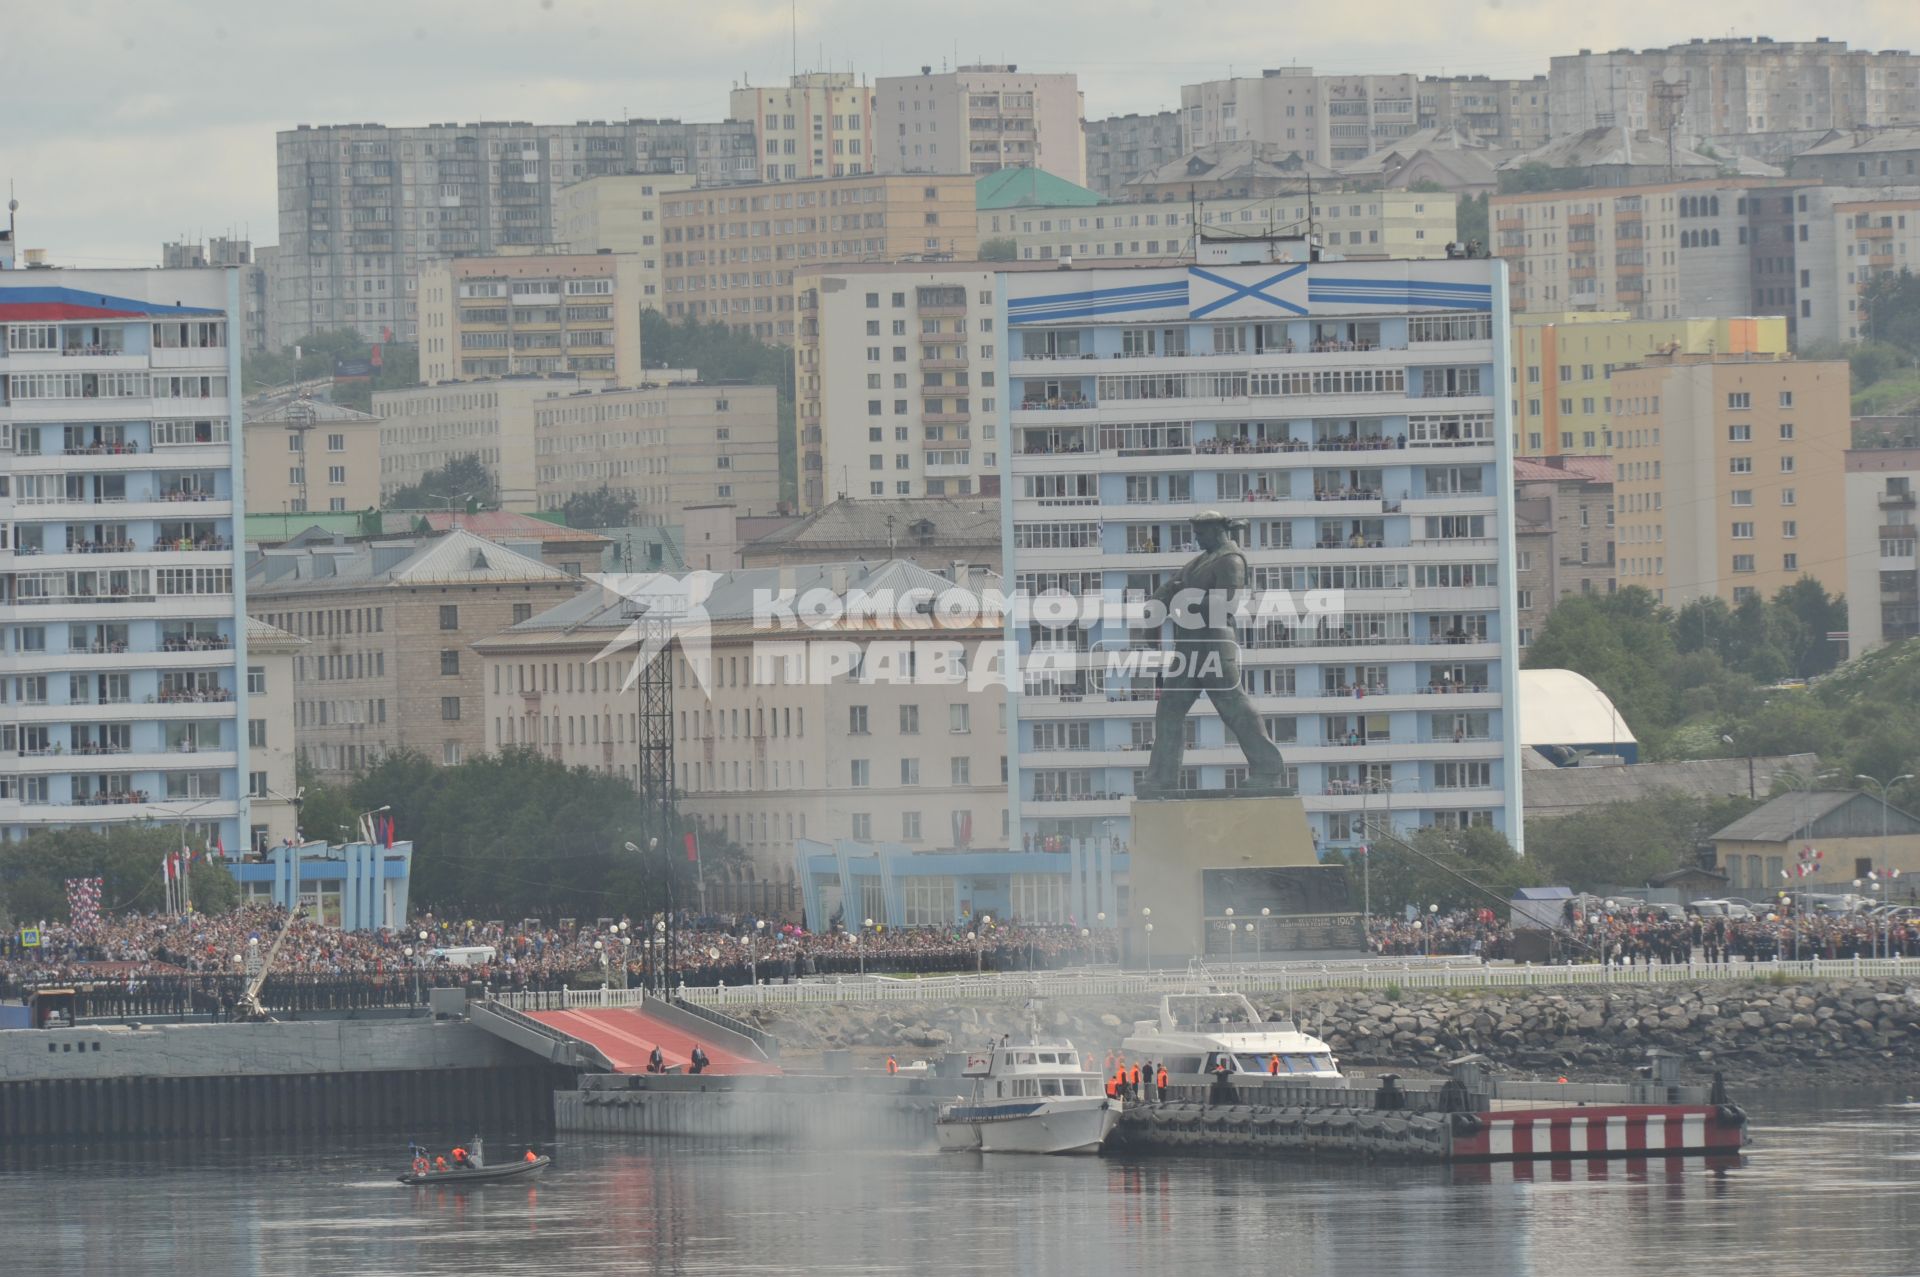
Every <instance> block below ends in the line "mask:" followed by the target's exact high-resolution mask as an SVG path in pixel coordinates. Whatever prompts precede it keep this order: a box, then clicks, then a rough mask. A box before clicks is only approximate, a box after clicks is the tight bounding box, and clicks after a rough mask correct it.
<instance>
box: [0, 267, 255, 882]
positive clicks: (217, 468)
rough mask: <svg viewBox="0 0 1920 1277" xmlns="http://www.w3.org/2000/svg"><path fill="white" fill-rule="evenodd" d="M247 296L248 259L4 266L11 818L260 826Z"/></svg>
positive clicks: (2, 619) (3, 686)
mask: <svg viewBox="0 0 1920 1277" xmlns="http://www.w3.org/2000/svg"><path fill="white" fill-rule="evenodd" d="M238 313H239V274H238V272H237V271H231V270H227V271H216V270H182V271H160V270H106V271H91V270H0V644H3V649H0V657H3V659H0V839H3V840H7V841H12V840H17V839H20V838H23V837H25V836H26V835H28V834H30V833H32V832H34V831H37V830H44V829H48V828H60V827H97V826H103V825H107V824H111V823H114V822H119V821H128V820H153V821H160V822H177V823H178V824H179V825H181V826H182V827H183V831H184V832H185V833H186V834H187V835H188V836H189V837H190V838H192V840H193V842H194V843H195V845H196V846H197V845H199V843H200V840H201V839H205V840H206V841H207V842H208V843H212V842H213V840H214V838H215V837H216V836H217V837H218V838H219V840H220V842H221V845H223V846H224V847H225V848H226V849H227V851H228V852H229V853H232V854H236V855H237V854H238V853H239V852H240V851H241V850H242V849H244V848H245V847H246V846H247V836H246V834H247V798H248V783H249V781H248V778H249V776H250V774H251V773H250V772H249V770H248V740H249V733H250V731H252V732H258V731H260V730H263V728H264V724H259V725H253V724H250V720H249V719H248V716H247V704H248V701H247V693H248V690H249V683H248V676H249V670H248V666H247V656H246V607H245V600H244V598H243V596H242V591H243V590H244V572H243V571H242V570H241V562H240V558H239V554H240V551H239V549H238V548H237V541H238V538H237V537H236V535H235V530H236V529H237V528H239V527H240V526H241V516H242V511H241V494H242V490H243V485H242V484H241V483H240V482H239V475H240V443H241V430H240V394H239V392H240V354H239V348H238V346H237V345H235V344H234V341H233V338H234V335H235V334H236V333H237V332H238V331H239V328H238V324H237V319H236V317H237V315H238ZM262 677H264V675H262ZM260 775H261V776H264V775H265V773H264V772H263V773H260Z"/></svg>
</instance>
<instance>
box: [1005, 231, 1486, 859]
mask: <svg viewBox="0 0 1920 1277" xmlns="http://www.w3.org/2000/svg"><path fill="white" fill-rule="evenodd" d="M1276 249H1280V250H1282V251H1280V252H1276V251H1275V250H1276ZM1259 251H1260V253H1261V255H1262V256H1266V255H1269V254H1271V255H1273V256H1284V254H1285V252H1287V251H1297V252H1298V253H1299V254H1300V256H1301V258H1302V260H1296V261H1284V260H1272V261H1269V260H1263V261H1260V262H1257V263H1249V264H1226V263H1222V264H1199V265H1184V266H1136V267H1095V268H1085V267H1080V268H1074V269H1062V270H1058V271H1048V272H1010V273H1007V274H1003V275H1001V276H1000V277H999V279H1000V285H999V286H1000V288H1001V289H1002V290H1003V292H1004V297H1003V302H1002V306H1001V314H1002V315H1004V316H1005V335H1004V338H1003V342H1002V349H1001V351H1000V352H999V356H998V366H999V374H1000V379H1001V383H1002V385H1003V386H1004V387H1005V389H1004V392H1003V394H1002V408H1001V412H1000V416H999V429H1000V431H1001V433H1002V437H1003V439H1004V441H1005V446H1004V447H1003V448H1002V458H1003V459H1002V468H1003V475H1004V484H1003V490H1004V491H1005V492H1006V494H1007V499H1006V500H1005V502H1004V509H1005V514H1004V518H1005V519H1006V528H1005V537H1006V547H1007V575H1008V576H1009V577H1010V578H1011V580H1012V583H1013V584H1014V586H1015V587H1017V588H1018V589H1021V590H1025V591H1028V592H1034V593H1038V592H1046V591H1059V592H1064V593H1065V594H1067V595H1070V596H1074V597H1079V598H1088V597H1093V596H1100V595H1103V594H1104V595H1105V597H1107V598H1108V599H1109V600H1114V599H1120V598H1123V597H1127V596H1131V597H1133V598H1138V597H1140V596H1142V595H1144V594H1145V593H1146V592H1148V591H1150V590H1152V589H1153V588H1154V587H1155V586H1157V585H1158V584H1159V583H1160V582H1161V581H1163V580H1164V579H1166V577H1167V575H1168V574H1170V573H1172V572H1173V571H1174V570H1176V569H1177V568H1179V567H1180V566H1181V565H1182V564H1183V563H1184V562H1186V560H1187V559H1188V558H1190V557H1191V556H1192V555H1193V554H1194V553H1196V552H1197V550H1198V547H1197V546H1196V545H1195V544H1193V541H1192V534H1191V530H1190V528H1189V526H1188V520H1189V518H1191V516H1193V515H1194V514H1196V513H1198V512H1200V511H1202V510H1207V509H1210V508H1214V507H1218V508H1219V509H1221V510H1223V511H1225V512H1227V513H1228V514H1230V515H1233V516H1236V517H1237V518H1240V519H1243V520H1245V522H1246V527H1245V529H1244V531H1243V533H1242V535H1241V538H1240V539H1241V543H1242V545H1243V547H1244V548H1245V550H1246V554H1247V560H1248V565H1249V567H1250V569H1251V575H1252V582H1251V584H1252V585H1253V587H1254V588H1255V589H1256V590H1274V589H1284V590H1287V591H1290V592H1291V593H1292V595H1293V596H1294V599H1295V601H1296V602H1299V603H1304V601H1305V596H1306V595H1307V594H1308V592H1310V591H1318V590H1339V591H1342V592H1343V593H1344V602H1345V611H1344V614H1342V615H1340V616H1338V617H1323V618H1320V619H1319V620H1318V621H1316V623H1315V624H1314V625H1313V626H1311V627H1309V628H1301V629H1294V628H1289V627H1287V626H1286V625H1285V624H1284V623H1282V622H1280V621H1277V620H1276V621H1272V622H1270V623H1267V624H1263V625H1260V626H1258V627H1253V628H1246V629H1243V630H1242V633H1241V640H1242V641H1241V663H1242V680H1243V685H1244V686H1245V688H1246V690H1247V691H1248V693H1249V694H1250V695H1251V696H1252V697H1253V698H1254V702H1255V704H1256V705H1257V706H1258V708H1259V710H1260V712H1261V714H1262V716H1263V719H1264V721H1265V723H1266V726H1267V729H1268V732H1269V734H1270V735H1271V736H1272V737H1273V738H1274V740H1275V741H1276V742H1277V743H1278V744H1279V746H1280V749H1281V752H1282V753H1283V755H1284V756H1285V759H1286V765H1287V779H1288V783H1289V784H1291V785H1293V786H1294V787H1295V788H1296V789H1297V790H1298V792H1299V793H1300V795H1301V796H1302V798H1303V799H1304V802H1305V807H1306V810H1307V813H1308V817H1309V822H1310V824H1311V825H1312V827H1313V830H1314V834H1315V837H1316V838H1317V840H1318V844H1319V847H1320V850H1321V853H1322V854H1323V855H1325V854H1327V853H1328V852H1329V851H1331V850H1334V849H1339V848H1347V847H1353V846H1355V845H1357V844H1358V843H1360V842H1362V841H1364V834H1363V823H1364V822H1371V826H1370V827H1372V828H1376V829H1377V828H1379V827H1381V823H1382V821H1383V820H1384V819H1391V822H1392V825H1393V827H1394V828H1396V829H1398V830H1401V831H1407V830H1411V829H1415V828H1419V827H1422V826H1428V825H1441V826H1464V825H1491V826H1493V827H1495V828H1497V829H1501V830H1504V831H1506V833H1507V834H1508V836H1509V837H1510V838H1512V839H1513V840H1514V841H1515V843H1516V845H1517V844H1518V843H1519V841H1520V787H1519V749H1518V744H1517V736H1516V731H1517V715H1516V713H1515V711H1514V696H1515V666H1516V656H1517V648H1516V632H1515V623H1514V578H1513V569H1514V552H1513V508H1512V483H1511V481H1510V479H1509V475H1510V472H1511V461H1512V455H1511V447H1512V444H1511V437H1510V432H1509V429H1508V419H1507V418H1508V411H1509V409H1508V398H1509V395H1508V380H1509V377H1510V372H1509V367H1508V356H1507V348H1506V343H1507V331H1508V327H1507V303H1506V286H1505V281H1504V277H1503V271H1504V266H1503V265H1502V263H1500V262H1498V261H1489V260H1468V259H1456V260H1444V261H1367V262H1347V261H1308V260H1304V259H1305V257H1306V255H1307V254H1306V251H1305V246H1304V245H1303V244H1300V245H1289V244H1275V245H1261V246H1260V249H1259ZM1017 637H1018V641H1019V647H1020V649H1021V653H1022V658H1023V664H1024V663H1025V661H1026V658H1027V657H1028V656H1029V655H1030V654H1032V653H1033V652H1034V651H1035V650H1036V649H1037V648H1046V649H1050V650H1051V652H1052V654H1053V655H1054V656H1055V657H1056V658H1058V657H1059V655H1060V654H1061V653H1065V654H1067V657H1068V660H1067V661H1066V662H1065V664H1066V665H1067V666H1068V667H1069V668H1066V669H1064V670H1055V671H1054V672H1050V673H1045V674H1037V675H1036V674H1034V673H1033V672H1032V671H1031V670H1030V669H1029V670H1028V672H1027V674H1026V676H1025V679H1024V681H1023V682H1019V683H1017V685H1016V686H1015V688H1014V690H1013V692H1012V693H1011V697H1012V699H1013V701H1014V704H1015V706H1016V709H1015V712H1014V721H1015V722H1016V723H1017V725H1018V738H1017V741H1016V742H1015V744H1014V746H1013V748H1014V750H1015V752H1016V758H1017V763H1016V766H1015V767H1013V768H1012V769H1011V775H1010V788H1011V790H1012V794H1011V801H1012V804H1013V811H1014V813H1015V815H1014V818H1013V824H1014V827H1015V828H1016V829H1018V830H1019V831H1020V833H1021V839H1020V840H1019V842H1017V843H1016V846H1020V845H1024V846H1026V847H1032V848H1034V849H1036V850H1041V849H1046V850H1065V849H1068V848H1069V847H1072V848H1076V849H1077V848H1079V847H1081V846H1084V845H1085V844H1088V843H1092V844H1094V845H1096V846H1100V847H1103V848H1108V849H1118V848H1121V847H1124V846H1125V845H1126V844H1127V842H1128V804H1129V800H1130V798H1131V795H1132V794H1133V793H1134V790H1135V786H1136V784H1137V783H1138V781H1139V778H1140V776H1141V773H1142V771H1143V769H1144V768H1145V766H1146V762H1147V752H1148V750H1149V749H1150V748H1151V744H1152V736H1153V711H1154V699H1153V697H1154V693H1153V689H1152V680H1151V678H1150V677H1136V678H1132V679H1127V678H1119V679H1107V678H1104V677H1095V676H1094V675H1093V674H1092V673H1091V672H1090V671H1082V670H1079V669H1076V668H1074V667H1075V666H1077V665H1087V666H1091V665H1095V664H1097V663H1099V661H1100V655H1099V654H1100V652H1101V651H1103V650H1104V649H1107V648H1113V647H1125V646H1127V645H1128V644H1129V643H1134V644H1142V645H1144V644H1147V643H1151V644H1152V645H1154V646H1158V643H1159V638H1158V636H1156V635H1148V634H1130V633H1129V630H1128V627H1127V625H1126V624H1125V622H1124V620H1122V619H1119V618H1117V617H1116V618H1113V619H1108V620H1103V621H1101V622H1098V623H1094V624H1088V625H1077V626H1074V627H1073V628H1068V629H1049V628H1043V627H1041V626H1037V625H1028V626H1027V627H1025V628H1024V629H1019V630H1018V631H1017ZM1187 730H1188V733H1189V737H1188V750H1187V755H1186V758H1187V763H1188V766H1187V768H1186V774H1185V775H1184V776H1183V778H1182V783H1183V786H1185V787H1189V788H1200V789H1223V788H1232V787H1234V786H1235V785H1236V784H1237V783H1238V782H1239V780H1240V779H1241V778H1242V776H1243V775H1244V766H1243V765H1242V760H1241V758H1240V755H1239V751H1238V750H1237V749H1236V748H1235V747H1234V745H1233V744H1232V742H1231V740H1230V739H1229V738H1228V737H1227V735H1226V734H1225V729H1224V726H1223V724H1222V723H1221V722H1220V720H1219V718H1218V717H1216V716H1215V715H1214V714H1213V712H1212V709H1211V707H1210V705H1209V703H1208V702H1207V701H1206V700H1205V699H1204V698H1203V699H1202V700H1201V701H1200V703H1199V705H1198V706H1197V707H1196V708H1195V710H1194V712H1193V714H1192V715H1191V716H1190V717H1189V719H1188V721H1187ZM1389 814H1390V815H1389Z"/></svg>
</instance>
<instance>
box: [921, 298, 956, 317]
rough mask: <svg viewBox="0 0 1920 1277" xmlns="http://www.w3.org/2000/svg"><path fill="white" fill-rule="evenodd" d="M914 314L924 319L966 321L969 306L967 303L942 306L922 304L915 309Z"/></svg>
mask: <svg viewBox="0 0 1920 1277" xmlns="http://www.w3.org/2000/svg"><path fill="white" fill-rule="evenodd" d="M914 313H915V314H916V315H919V316H920V317H921V318H922V319H965V318H966V315H967V304H966V303H965V302H960V303H959V304H958V305H940V306H934V305H925V304H922V305H919V306H916V307H914Z"/></svg>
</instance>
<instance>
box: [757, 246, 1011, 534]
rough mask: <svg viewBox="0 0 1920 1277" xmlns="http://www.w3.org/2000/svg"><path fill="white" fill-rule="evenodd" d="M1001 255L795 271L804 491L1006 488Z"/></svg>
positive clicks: (847, 493) (930, 493)
mask: <svg viewBox="0 0 1920 1277" xmlns="http://www.w3.org/2000/svg"><path fill="white" fill-rule="evenodd" d="M1002 268H1003V267H1002V264H999V263H993V262H942V263H937V264H934V263H928V264H918V263H900V264H897V265H895V264H889V263H876V264H873V265H848V266H837V267H836V266H822V267H815V268H813V269H803V270H802V271H800V272H799V274H798V276H797V278H796V280H795V283H794V289H795V292H796V294H797V296H798V299H799V302H798V304H799V314H800V329H799V336H798V338H797V340H796V341H795V343H794V352H793V365H794V383H795V392H794V394H795V400H794V403H795V425H796V427H797V428H798V431H799V438H800V499H801V502H802V504H803V505H804V506H805V507H806V508H807V509H809V510H817V509H820V508H821V507H822V506H824V505H826V504H827V503H828V502H830V501H834V500H839V499H853V500H858V499H874V498H880V497H893V498H898V497H950V496H962V497H963V496H968V495H972V494H980V495H986V496H997V495H998V494H999V492H1000V453H1001V446H1000V444H1001V437H1000V396H1001V390H1000V385H999V381H1000V373H999V351H1000V344H1001V341H1002V335H1001V333H1000V331H999V327H1000V325H999V323H998V320H997V318H996V317H997V315H998V314H999V311H998V309H997V306H998V302H997V299H996V295H995V288H994V280H995V272H996V271H998V270H1000V269H1002Z"/></svg>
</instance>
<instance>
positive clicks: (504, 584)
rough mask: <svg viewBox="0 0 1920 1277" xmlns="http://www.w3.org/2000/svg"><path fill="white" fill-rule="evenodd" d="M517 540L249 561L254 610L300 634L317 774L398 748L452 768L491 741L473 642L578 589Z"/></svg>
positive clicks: (302, 730)
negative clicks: (514, 544)
mask: <svg viewBox="0 0 1920 1277" xmlns="http://www.w3.org/2000/svg"><path fill="white" fill-rule="evenodd" d="M526 548H527V549H528V550H529V551H530V552H531V553H521V552H520V551H519V550H515V549H512V548H509V547H507V546H504V545H501V544H498V543H496V542H493V541H488V540H486V539H484V538H482V537H478V536H475V535H474V534H473V533H471V532H467V531H464V530H457V531H453V532H449V533H447V534H445V535H444V536H438V537H424V538H411V539H403V540H394V541H376V542H360V543H353V544H347V545H341V546H334V545H320V546H307V547H303V548H299V549H278V550H269V551H267V552H266V553H265V554H264V555H263V556H262V557H261V558H260V559H259V560H257V561H256V562H255V563H254V564H253V565H252V566H251V567H250V568H249V570H248V582H247V610H248V612H249V614H250V615H252V616H253V617H255V618H257V619H259V620H262V621H265V622H266V623H267V624H269V625H273V626H276V627H278V628H279V629H282V630H286V631H287V632H288V633H290V634H293V635H295V636H297V637H299V638H302V639H304V640H306V646H305V648H304V649H302V650H300V651H298V652H297V653H296V654H295V655H294V657H293V709H294V714H293V729H294V740H295V744H296V747H297V748H298V750H299V751H300V753H301V754H303V755H304V756H305V759H306V762H307V763H308V764H309V765H310V766H311V767H313V768H314V769H315V770H316V771H317V772H318V773H319V775H320V777H321V778H322V779H323V780H331V781H338V780H344V779H346V778H348V777H350V776H352V775H354V774H355V773H357V772H360V771H363V770H365V769H366V768H367V767H370V766H372V765H373V764H374V763H375V762H377V761H378V760H379V759H380V757H381V756H382V755H384V754H388V753H392V752H393V751H395V750H401V749H412V750H417V751H419V752H420V753H421V754H423V755H424V756H426V757H427V758H429V759H431V760H432V761H434V762H436V763H440V764H443V765H447V766H452V765H454V764H457V763H459V762H461V761H463V760H464V759H468V758H472V757H474V756H475V755H477V754H478V753H480V752H481V751H482V750H484V749H485V748H486V744H487V740H486V732H485V729H484V726H483V720H482V708H483V705H484V697H483V696H482V692H481V677H480V668H481V667H480V661H479V660H478V659H477V658H475V656H474V655H473V653H472V652H471V651H469V650H468V648H469V646H470V645H471V644H472V643H473V642H474V641H475V640H476V639H479V638H484V637H487V636H489V635H493V634H496V633H498V632H499V631H501V630H503V629H505V628H507V627H508V626H509V625H512V624H514V623H515V622H517V621H522V620H525V619H526V618H528V617H530V616H532V615H534V614H535V613H536V612H543V611H545V610H547V609H548V608H550V607H552V606H553V605H554V604H555V603H558V602H559V601H560V600H562V599H565V598H568V597H570V596H571V595H573V594H575V593H576V592H578V591H579V589H580V588H581V581H580V579H579V578H578V577H574V576H569V575H568V574H567V573H565V572H562V571H560V570H559V569H557V568H551V567H548V566H547V565H545V564H544V563H541V562H540V561H539V560H538V559H537V558H535V557H532V556H533V555H534V554H537V553H538V550H537V548H536V547H532V546H528V547H526ZM309 832H310V833H314V834H316V836H318V835H319V834H320V833H321V832H322V831H312V830H310V831H309ZM325 832H328V833H330V832H331V831H325Z"/></svg>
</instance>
